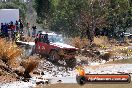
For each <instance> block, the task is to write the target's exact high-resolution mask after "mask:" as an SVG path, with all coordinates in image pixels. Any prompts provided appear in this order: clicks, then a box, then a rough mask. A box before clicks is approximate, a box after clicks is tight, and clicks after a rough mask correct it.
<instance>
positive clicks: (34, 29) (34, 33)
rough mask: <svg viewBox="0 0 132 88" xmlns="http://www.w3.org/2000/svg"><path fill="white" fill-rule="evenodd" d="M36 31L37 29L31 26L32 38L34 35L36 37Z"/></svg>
mask: <svg viewBox="0 0 132 88" xmlns="http://www.w3.org/2000/svg"><path fill="white" fill-rule="evenodd" d="M36 29H37V27H36V26H34V25H33V26H32V30H33V32H32V37H35V35H36Z"/></svg>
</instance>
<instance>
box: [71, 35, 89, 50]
mask: <svg viewBox="0 0 132 88" xmlns="http://www.w3.org/2000/svg"><path fill="white" fill-rule="evenodd" d="M71 42H72V45H73V46H75V47H76V48H78V49H79V50H81V49H82V48H85V47H86V46H88V44H89V42H88V39H87V38H83V39H82V40H81V39H80V38H79V37H75V38H72V39H71Z"/></svg>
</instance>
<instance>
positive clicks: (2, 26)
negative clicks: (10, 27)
mask: <svg viewBox="0 0 132 88" xmlns="http://www.w3.org/2000/svg"><path fill="white" fill-rule="evenodd" d="M3 28H4V25H3V23H1V34H2V35H3Z"/></svg>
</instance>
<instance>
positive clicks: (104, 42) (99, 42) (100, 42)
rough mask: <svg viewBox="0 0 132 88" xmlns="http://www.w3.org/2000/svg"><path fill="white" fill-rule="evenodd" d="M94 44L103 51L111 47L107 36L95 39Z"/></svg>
mask: <svg viewBox="0 0 132 88" xmlns="http://www.w3.org/2000/svg"><path fill="white" fill-rule="evenodd" d="M94 44H95V45H96V46H98V47H100V48H102V49H106V48H108V46H110V43H109V41H108V38H107V37H106V36H100V37H94Z"/></svg>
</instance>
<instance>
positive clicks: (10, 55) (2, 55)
mask: <svg viewBox="0 0 132 88" xmlns="http://www.w3.org/2000/svg"><path fill="white" fill-rule="evenodd" d="M0 46H1V47H0V59H2V60H3V61H4V62H6V63H7V64H8V65H9V66H11V67H17V66H18V63H17V60H16V58H17V57H18V56H20V55H21V52H22V51H21V49H20V48H18V47H17V45H16V44H15V43H12V42H7V41H6V40H4V39H0Z"/></svg>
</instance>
